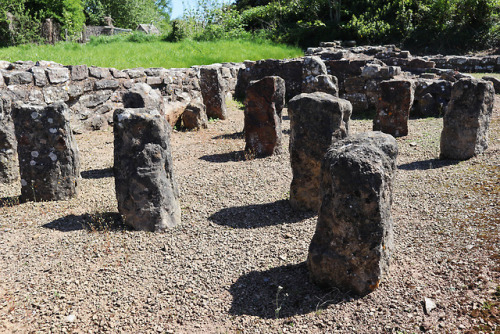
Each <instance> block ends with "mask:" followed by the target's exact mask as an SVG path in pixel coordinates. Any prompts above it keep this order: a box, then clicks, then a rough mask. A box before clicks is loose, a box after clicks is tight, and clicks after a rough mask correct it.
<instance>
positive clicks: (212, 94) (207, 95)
mask: <svg viewBox="0 0 500 334" xmlns="http://www.w3.org/2000/svg"><path fill="white" fill-rule="evenodd" d="M200 89H201V95H202V96H203V103H204V104H205V106H206V108H207V109H206V110H207V116H208V117H209V118H219V119H226V117H227V110H226V92H225V90H224V86H223V83H222V77H221V75H220V73H219V70H218V69H217V68H215V67H202V68H200Z"/></svg>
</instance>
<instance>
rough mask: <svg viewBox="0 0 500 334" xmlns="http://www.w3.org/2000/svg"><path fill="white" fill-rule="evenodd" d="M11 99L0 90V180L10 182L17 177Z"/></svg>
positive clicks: (15, 143) (17, 168)
mask: <svg viewBox="0 0 500 334" xmlns="http://www.w3.org/2000/svg"><path fill="white" fill-rule="evenodd" d="M11 103H12V101H11V99H10V97H8V96H7V94H5V93H1V92H0V182H1V183H11V182H13V181H15V180H17V179H18V177H19V167H18V163H17V141H16V135H15V132H14V123H13V121H12V116H11Z"/></svg>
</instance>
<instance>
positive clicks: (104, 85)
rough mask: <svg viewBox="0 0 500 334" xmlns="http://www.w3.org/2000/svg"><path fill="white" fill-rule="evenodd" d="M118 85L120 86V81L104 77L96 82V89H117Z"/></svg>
mask: <svg viewBox="0 0 500 334" xmlns="http://www.w3.org/2000/svg"><path fill="white" fill-rule="evenodd" d="M118 87H120V83H119V82H118V81H116V80H109V79H103V80H98V81H96V82H95V89H96V90H103V89H117V88H118Z"/></svg>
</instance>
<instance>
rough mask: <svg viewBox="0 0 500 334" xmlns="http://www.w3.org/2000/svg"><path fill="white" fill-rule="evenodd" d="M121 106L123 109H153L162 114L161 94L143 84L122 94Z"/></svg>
mask: <svg viewBox="0 0 500 334" xmlns="http://www.w3.org/2000/svg"><path fill="white" fill-rule="evenodd" d="M123 106H124V107H125V108H149V109H155V110H158V111H159V112H160V113H161V114H164V108H163V98H162V96H161V94H160V93H159V91H158V90H156V89H153V88H151V86H149V85H148V84H145V83H137V84H135V85H134V86H132V88H130V90H129V91H127V92H125V93H124V94H123Z"/></svg>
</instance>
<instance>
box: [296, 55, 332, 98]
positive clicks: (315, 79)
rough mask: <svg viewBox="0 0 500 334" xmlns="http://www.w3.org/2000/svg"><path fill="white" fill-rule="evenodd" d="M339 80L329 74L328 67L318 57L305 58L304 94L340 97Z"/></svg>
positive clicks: (303, 64) (303, 65)
mask: <svg viewBox="0 0 500 334" xmlns="http://www.w3.org/2000/svg"><path fill="white" fill-rule="evenodd" d="M338 87H339V86H338V81H337V78H336V77H334V76H333V75H330V74H328V70H327V69H326V65H325V63H324V62H323V60H321V58H320V57H318V56H310V57H304V62H303V63H302V93H314V92H323V93H327V94H331V95H333V96H336V97H338V96H339V88H338Z"/></svg>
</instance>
